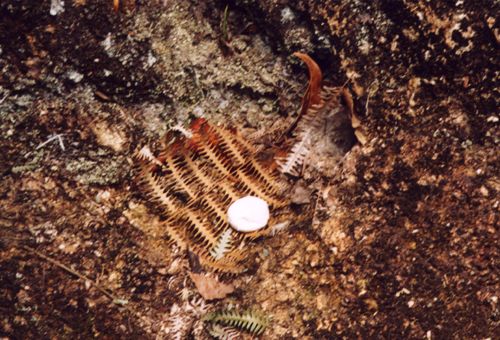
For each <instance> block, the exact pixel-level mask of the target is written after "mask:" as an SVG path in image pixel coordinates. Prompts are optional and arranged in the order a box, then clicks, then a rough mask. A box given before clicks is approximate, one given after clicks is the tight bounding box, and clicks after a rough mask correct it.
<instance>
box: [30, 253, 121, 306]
mask: <svg viewBox="0 0 500 340" xmlns="http://www.w3.org/2000/svg"><path fill="white" fill-rule="evenodd" d="M22 248H23V249H24V250H26V251H28V252H30V253H32V254H35V255H36V256H38V257H40V258H42V259H44V260H45V261H48V262H50V263H52V264H54V265H56V266H57V267H59V268H61V269H64V270H65V271H67V272H68V273H70V274H73V275H75V276H76V277H78V278H79V279H81V280H84V281H87V282H90V283H91V284H92V285H93V286H94V287H95V288H96V289H97V290H98V291H100V292H101V293H103V294H104V295H106V296H107V297H108V298H110V299H111V300H112V302H113V303H114V304H117V305H120V306H123V305H125V304H126V303H128V301H127V300H124V299H120V298H118V297H116V296H115V295H113V294H112V293H110V292H108V291H107V290H106V289H104V288H102V287H101V286H99V285H98V284H97V283H96V282H95V281H94V280H92V279H90V278H88V277H87V276H85V275H83V274H80V273H79V272H77V271H76V270H74V269H73V268H71V267H68V266H66V265H65V264H63V263H61V262H59V261H57V260H55V259H53V258H51V257H48V256H47V255H44V254H42V253H40V252H39V251H37V250H35V249H33V248H30V247H28V246H22Z"/></svg>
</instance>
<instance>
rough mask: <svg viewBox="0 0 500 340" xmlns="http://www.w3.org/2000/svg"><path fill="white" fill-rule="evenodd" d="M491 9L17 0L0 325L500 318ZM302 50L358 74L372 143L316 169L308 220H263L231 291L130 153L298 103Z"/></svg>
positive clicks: (14, 331) (413, 324) (332, 76)
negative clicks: (166, 233) (254, 313)
mask: <svg viewBox="0 0 500 340" xmlns="http://www.w3.org/2000/svg"><path fill="white" fill-rule="evenodd" d="M52 2H53V3H54V2H58V1H52ZM226 8H227V11H226V10H225V9H226ZM495 12H498V4H497V3H496V2H494V1H477V2H474V3H472V2H470V3H469V2H464V1H457V2H456V3H451V2H447V1H444V0H443V1H441V0H437V1H434V2H432V4H431V3H430V2H410V1H405V0H400V1H394V2H389V1H368V0H366V1H347V0H344V1H335V2H333V1H332V2H327V1H312V0H309V1H308V0H296V1H289V2H287V1H277V0H272V1H259V0H255V1H234V2H226V1H215V2H214V3H213V4H208V2H205V1H195V0H191V1H181V0H167V1H135V2H134V1H132V0H128V1H121V2H120V8H119V10H118V12H115V11H114V10H113V1H105V0H66V1H64V4H63V5H62V7H60V8H59V9H58V8H56V7H54V6H52V8H51V1H43V2H34V1H28V0H20V1H2V2H1V3H0V68H1V72H0V181H1V184H0V337H3V338H6V339H42V338H43V339H45V338H51V339H59V338H63V339H66V338H78V339H80V338H82V339H84V338H85V339H87V338H106V339H114V338H133V339H136V338H141V339H142V338H145V339H149V338H158V339H176V338H178V339H206V338H207V339H208V338H210V336H209V334H208V333H207V323H206V322H205V323H204V322H203V321H202V317H203V315H205V314H206V313H208V312H210V311H215V310H219V309H224V308H236V309H239V310H244V309H246V308H251V309H258V310H260V311H262V312H263V313H264V314H266V315H267V316H268V317H269V318H270V319H271V321H270V323H269V325H268V327H267V329H266V330H265V332H264V334H263V335H262V336H261V338H262V339H295V338H297V339H337V338H339V339H341V338H345V339H350V338H397V339H403V338H418V339H422V338H426V339H450V338H451V339H495V338H498V335H499V334H500V311H499V305H498V294H499V292H500V282H499V273H500V266H499V258H500V254H499V253H500V251H499V235H500V234H499V230H498V216H499V205H500V199H499V194H498V193H499V190H500V180H499V178H498V172H499V170H498V169H499V168H500V167H499V166H500V164H499V153H498V144H499V133H498V129H499V116H498V80H497V79H498V70H499V68H498V43H499V39H500V33H499V25H498V19H496V18H495V15H494V13H495ZM224 13H226V14H224ZM295 51H303V52H306V53H308V54H310V55H311V56H312V57H313V58H314V59H316V60H317V61H318V63H319V64H320V66H321V68H322V69H323V72H324V75H325V79H326V80H327V81H328V82H329V83H331V84H335V85H337V86H342V85H345V86H346V87H347V88H349V89H350V90H351V92H352V93H353V97H354V104H355V108H356V112H357V114H358V115H359V117H360V120H361V125H360V127H359V128H358V133H359V134H358V143H356V145H354V146H353V148H352V149H351V150H350V151H349V152H348V153H347V154H346V155H345V156H344V157H343V159H342V160H341V162H340V163H339V164H338V165H337V166H336V167H335V168H334V169H333V170H334V171H333V170H332V171H331V173H329V174H328V175H325V176H322V177H321V178H316V179H308V181H306V183H308V184H310V183H312V182H314V183H315V184H314V189H315V191H314V193H313V195H312V196H311V197H310V202H311V204H315V205H316V212H315V216H314V218H313V220H312V221H309V222H306V223H304V222H303V223H298V224H297V225H294V226H292V227H291V228H288V229H286V230H284V231H282V232H280V233H278V234H277V235H275V236H274V237H269V238H266V239H263V240H260V241H258V242H257V243H256V244H255V245H254V246H255V247H256V248H255V249H256V251H257V256H256V258H255V259H254V265H253V266H252V268H250V269H249V271H248V272H246V273H243V274H241V275H238V276H227V277H226V276H223V277H222V279H223V280H224V281H225V282H231V283H232V284H233V285H234V286H235V287H236V290H235V291H234V292H233V293H232V294H230V295H229V296H227V297H226V298H224V299H222V300H218V301H205V300H203V299H202V298H201V296H200V295H199V293H198V291H197V289H196V288H195V286H194V283H193V282H192V280H191V279H190V278H189V276H188V271H189V268H190V264H189V257H188V255H187V254H186V253H185V252H182V251H180V250H179V249H178V248H176V247H175V246H169V247H166V246H163V245H161V244H158V243H157V242H155V241H153V240H152V236H153V235H149V234H148V233H149V232H148V230H149V229H148V227H147V226H148V225H149V224H150V223H151V221H152V220H153V219H154V214H153V212H152V211H151V210H150V209H148V202H147V199H146V198H145V197H144V195H142V194H141V192H140V190H139V189H138V187H137V185H136V183H135V182H134V179H133V171H134V160H133V154H134V152H135V151H136V150H137V149H138V148H139V147H142V146H144V145H150V146H152V147H153V148H154V147H155V146H156V147H157V146H158V145H159V144H161V142H160V141H161V137H162V136H163V135H164V134H165V133H166V131H168V130H169V129H170V128H172V127H177V128H179V127H186V126H187V124H188V123H189V121H190V120H191V119H193V118H195V117H204V118H206V119H208V120H210V121H211V122H215V123H225V124H230V125H231V126H234V127H237V128H238V129H239V130H241V131H243V132H245V133H247V134H248V135H251V134H252V133H254V132H259V131H268V130H270V129H271V128H272V127H273V126H275V125H276V124H279V122H281V121H286V119H287V117H288V116H289V117H292V118H293V117H295V115H296V113H297V111H298V110H299V108H300V103H301V98H302V95H303V94H304V92H305V90H306V86H307V79H308V78H307V70H306V68H305V67H304V66H303V65H302V64H301V63H300V61H299V60H298V59H297V58H294V57H293V56H292V53H293V52H295ZM242 334H243V336H244V337H246V338H248V337H249V335H248V334H246V335H245V334H244V333H242Z"/></svg>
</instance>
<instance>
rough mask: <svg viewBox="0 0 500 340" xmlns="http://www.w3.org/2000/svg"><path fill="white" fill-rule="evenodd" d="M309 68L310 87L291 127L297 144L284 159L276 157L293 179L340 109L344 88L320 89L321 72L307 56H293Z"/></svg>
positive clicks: (325, 87)
mask: <svg viewBox="0 0 500 340" xmlns="http://www.w3.org/2000/svg"><path fill="white" fill-rule="evenodd" d="M294 55H296V56H298V57H299V58H300V59H302V60H303V61H304V62H305V63H306V64H307V66H308V68H309V74H310V78H309V86H308V88H307V91H306V94H305V95H304V98H303V101H302V108H301V114H300V115H299V117H298V118H297V120H296V121H295V122H294V124H292V126H291V127H290V128H289V130H288V132H289V133H290V132H292V131H293V135H294V139H295V141H294V144H293V145H292V146H291V147H290V149H289V151H288V153H287V154H286V155H285V156H278V157H276V163H278V166H279V170H280V171H281V172H282V173H285V174H289V175H292V176H300V175H301V173H302V167H303V164H304V160H305V159H306V158H307V157H308V155H309V153H310V152H311V149H312V147H313V141H314V138H315V136H316V135H318V134H320V133H321V129H322V128H323V127H324V126H325V125H326V120H327V119H328V118H329V117H330V116H332V115H333V114H336V113H337V112H338V110H340V107H341V105H340V95H341V89H340V88H336V87H328V86H323V87H322V88H321V70H320V69H319V66H318V65H317V64H316V63H315V62H314V61H313V60H312V59H311V58H310V57H309V56H307V55H306V54H303V53H294Z"/></svg>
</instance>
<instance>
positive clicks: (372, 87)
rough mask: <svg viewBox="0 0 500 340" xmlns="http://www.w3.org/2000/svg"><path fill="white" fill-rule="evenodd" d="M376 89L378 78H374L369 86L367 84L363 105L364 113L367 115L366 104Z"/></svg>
mask: <svg viewBox="0 0 500 340" xmlns="http://www.w3.org/2000/svg"><path fill="white" fill-rule="evenodd" d="M377 91H378V80H377V79H375V80H374V81H373V82H372V83H371V84H370V86H368V94H367V95H366V105H365V115H368V104H369V103H370V97H371V96H373V95H374V94H375V93H376V92H377Z"/></svg>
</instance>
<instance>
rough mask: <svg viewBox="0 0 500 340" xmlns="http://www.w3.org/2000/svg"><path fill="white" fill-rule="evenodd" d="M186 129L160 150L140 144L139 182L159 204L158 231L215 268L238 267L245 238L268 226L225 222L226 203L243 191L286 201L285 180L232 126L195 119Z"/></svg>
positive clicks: (231, 269) (275, 204)
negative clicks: (245, 227) (249, 228)
mask: <svg viewBox="0 0 500 340" xmlns="http://www.w3.org/2000/svg"><path fill="white" fill-rule="evenodd" d="M190 133H191V135H192V137H191V138H186V137H184V136H183V137H180V138H177V139H176V140H175V141H173V142H171V143H167V144H168V146H167V147H166V148H165V149H164V150H163V151H161V152H160V153H159V156H155V155H154V154H153V153H152V152H151V151H150V150H149V149H148V148H143V149H141V150H140V151H139V152H138V153H137V155H136V160H137V162H138V164H139V167H140V171H139V175H138V183H139V184H140V186H141V188H143V189H144V192H145V194H146V196H147V197H149V198H151V199H152V201H153V202H155V203H156V205H157V206H158V207H159V208H160V212H161V214H162V217H163V219H164V222H163V224H164V228H165V231H164V234H163V235H158V236H159V237H165V238H167V239H169V240H174V241H175V242H178V243H180V244H181V245H183V246H185V247H186V248H189V249H190V250H192V251H193V252H194V253H196V254H197V255H198V257H199V259H200V263H201V264H202V265H206V266H208V267H209V268H211V269H212V270H214V271H217V272H221V273H234V274H236V273H240V272H242V271H243V270H244V269H245V268H244V264H245V260H246V258H247V256H248V253H249V249H247V248H246V247H245V244H247V242H248V241H249V240H252V239H255V238H257V237H259V236H261V235H264V234H268V233H269V228H264V229H266V230H265V232H262V233H258V234H257V233H250V234H248V236H245V234H244V233H241V232H238V231H236V230H233V229H232V228H231V227H230V226H229V223H228V221H227V209H228V207H229V205H230V204H231V203H233V202H235V201H236V200H238V199H240V198H242V197H244V196H246V195H254V196H258V197H260V198H262V199H264V200H266V201H267V202H268V203H269V204H270V206H271V207H272V209H276V208H278V207H285V206H287V204H288V201H287V199H285V198H284V197H283V184H282V183H280V182H279V181H278V178H277V173H273V171H272V170H268V169H267V168H266V167H265V166H263V165H262V164H261V163H260V161H259V159H258V157H257V155H256V154H255V149H254V148H253V147H252V146H251V145H250V144H249V143H247V142H246V141H244V139H243V138H242V137H241V136H239V135H238V133H237V132H236V131H235V130H230V129H226V128H223V127H217V126H212V125H210V124H208V122H206V121H205V120H203V119H196V120H195V121H193V123H192V124H191V131H190Z"/></svg>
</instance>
